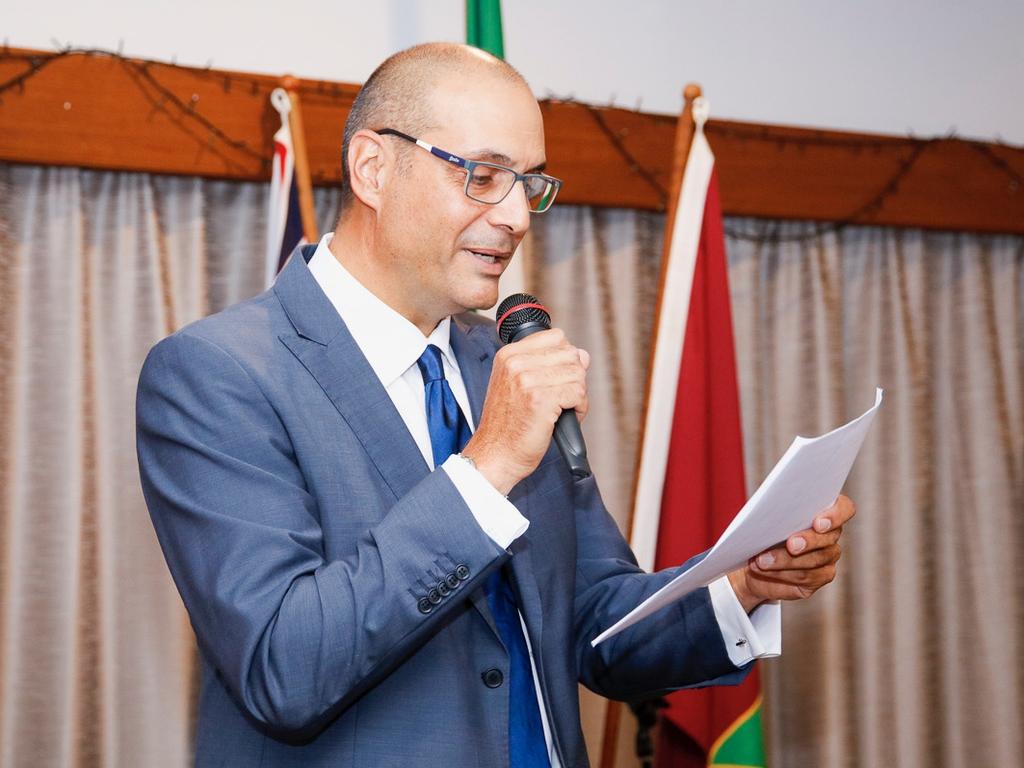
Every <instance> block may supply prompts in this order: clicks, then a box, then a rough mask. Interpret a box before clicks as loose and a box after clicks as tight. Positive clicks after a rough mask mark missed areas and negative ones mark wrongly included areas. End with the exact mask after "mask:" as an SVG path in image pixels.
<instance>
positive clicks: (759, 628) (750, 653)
mask: <svg viewBox="0 0 1024 768" xmlns="http://www.w3.org/2000/svg"><path fill="white" fill-rule="evenodd" d="M708 591H709V592H710V593H711V607H712V608H713V609H714V611H715V618H716V619H717V620H718V628H719V629H720V630H721V631H722V639H723V640H724V641H725V648H726V651H727V652H728V653H729V660H730V661H731V662H732V663H733V664H735V665H736V666H737V667H742V666H744V665H745V664H749V663H750V662H751V661H753V660H754V659H768V658H772V657H774V656H778V655H780V654H781V653H782V605H781V604H780V603H779V601H778V600H774V601H772V602H768V603H762V604H761V605H759V606H757V608H755V609H754V610H753V611H751V612H750V615H749V616H748V615H747V612H746V611H744V610H743V606H742V605H740V601H739V598H738V597H736V593H735V592H733V590H732V585H731V584H730V583H729V577H728V576H722V577H721V578H718V579H715V580H714V581H713V582H711V583H710V584H709V585H708Z"/></svg>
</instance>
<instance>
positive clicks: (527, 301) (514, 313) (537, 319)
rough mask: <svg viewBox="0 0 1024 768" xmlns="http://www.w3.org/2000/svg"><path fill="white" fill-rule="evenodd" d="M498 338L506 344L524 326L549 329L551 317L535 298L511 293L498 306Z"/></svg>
mask: <svg viewBox="0 0 1024 768" xmlns="http://www.w3.org/2000/svg"><path fill="white" fill-rule="evenodd" d="M496 314H497V318H498V338H499V339H501V343H502V344H508V343H509V342H510V341H512V339H513V338H514V337H515V336H516V334H517V333H518V332H519V331H520V330H521V329H522V328H523V327H525V326H528V325H532V326H540V327H542V328H544V329H545V330H546V329H548V328H550V327H551V315H550V314H549V313H548V310H547V307H545V306H544V305H543V304H541V303H540V301H538V299H537V297H536V296H531V295H530V294H528V293H513V294H512V295H511V296H509V297H508V298H506V299H505V300H504V301H503V302H501V304H499V305H498V311H497V313H496Z"/></svg>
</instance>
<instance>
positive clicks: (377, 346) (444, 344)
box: [309, 232, 459, 388]
mask: <svg viewBox="0 0 1024 768" xmlns="http://www.w3.org/2000/svg"><path fill="white" fill-rule="evenodd" d="M333 236H334V234H333V233H332V232H328V233H327V234H326V235H324V236H323V237H322V238H321V239H320V242H319V243H318V244H317V247H316V251H315V252H314V253H313V257H312V258H311V259H310V260H309V271H310V272H311V273H312V274H313V277H314V278H315V279H316V281H317V284H319V286H320V288H321V289H322V290H323V292H324V293H325V294H327V298H328V299H329V300H330V302H331V304H332V305H333V306H334V308H335V309H336V310H337V311H338V314H339V315H341V319H342V321H343V322H344V323H345V325H346V326H347V327H348V330H349V333H351V334H352V338H353V339H354V340H355V342H356V345H357V346H358V347H359V349H360V351H362V353H363V355H364V356H365V357H366V360H367V362H369V363H370V367H371V368H373V372H374V373H376V374H377V378H378V379H380V382H381V384H383V385H384V387H385V388H387V387H389V386H391V385H392V384H393V383H394V382H395V381H396V380H398V379H399V378H400V377H401V376H402V374H403V373H405V372H406V371H407V370H408V369H409V367H410V366H411V365H414V364H415V363H416V361H417V360H418V359H419V357H420V355H422V354H423V350H425V349H426V348H427V345H428V344H433V345H435V346H436V347H437V348H438V349H440V350H441V354H442V355H443V356H444V359H445V362H446V363H447V364H448V366H449V367H451V368H453V369H454V370H456V371H457V370H458V369H459V366H458V362H457V361H456V360H455V355H454V354H453V353H452V349H451V318H450V317H446V318H445V319H444V320H442V321H441V322H440V323H438V324H437V327H436V328H435V329H434V330H433V331H431V333H430V335H429V336H424V335H423V334H422V333H421V332H420V329H419V328H417V327H416V326H415V325H413V324H412V323H411V322H409V320H407V319H406V318H405V317H403V316H402V315H401V314H399V313H398V312H396V311H395V310H394V309H392V308H391V307H389V306H388V305H387V304H385V303H384V302H383V301H381V300H380V299H379V298H378V297H377V296H376V295H374V294H373V293H372V292H371V291H370V290H369V289H368V288H367V287H366V286H364V285H363V284H362V283H360V282H359V281H358V280H357V279H356V278H355V277H354V276H353V275H352V273H351V272H349V271H348V270H347V269H345V267H343V266H342V264H341V262H340V261H338V259H336V258H335V256H334V254H333V253H331V251H330V249H329V248H328V245H329V244H330V242H331V238H332V237H333Z"/></svg>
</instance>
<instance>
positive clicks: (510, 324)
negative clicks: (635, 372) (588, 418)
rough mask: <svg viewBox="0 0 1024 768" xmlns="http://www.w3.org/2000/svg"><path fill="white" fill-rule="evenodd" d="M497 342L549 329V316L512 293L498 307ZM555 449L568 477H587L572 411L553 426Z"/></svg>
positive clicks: (525, 296) (532, 299)
mask: <svg viewBox="0 0 1024 768" xmlns="http://www.w3.org/2000/svg"><path fill="white" fill-rule="evenodd" d="M497 317H498V338H499V339H501V343H502V344H512V343H513V342H516V341H519V340H520V339H525V338H526V337H527V336H529V335H530V334H532V333H537V332H539V331H546V330H548V329H549V328H551V315H550V314H548V310H547V308H546V307H545V306H544V305H543V304H541V303H540V302H539V301H538V300H537V297H536V296H531V295H530V294H528V293H513V294H512V295H511V296H509V297H508V298H506V299H505V300H504V301H503V302H501V304H500V305H499V306H498V312H497ZM554 438H555V445H557V446H558V450H559V451H560V452H561V454H562V458H563V459H565V463H566V464H568V465H569V471H570V472H572V476H573V477H575V478H577V479H580V480H582V479H583V478H585V477H590V462H588V461H587V444H586V443H584V442H583V433H582V432H581V431H580V420H579V419H578V418H576V411H573V410H563V411H562V415H561V416H559V417H558V421H556V422H555V434H554Z"/></svg>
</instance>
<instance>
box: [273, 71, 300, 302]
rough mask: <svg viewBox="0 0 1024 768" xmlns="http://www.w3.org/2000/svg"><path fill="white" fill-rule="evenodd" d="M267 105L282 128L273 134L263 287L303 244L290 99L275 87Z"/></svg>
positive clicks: (286, 93) (284, 92) (281, 89)
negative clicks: (274, 112) (278, 115)
mask: <svg viewBox="0 0 1024 768" xmlns="http://www.w3.org/2000/svg"><path fill="white" fill-rule="evenodd" d="M270 102H271V104H273V105H274V108H275V109H277V111H278V112H279V113H280V115H281V127H280V128H279V129H278V130H277V133H275V134H274V163H273V168H272V170H271V172H270V199H269V202H268V206H267V251H266V260H265V272H264V285H265V286H267V287H269V286H270V285H272V284H273V282H274V278H275V277H277V273H278V272H280V271H281V268H282V267H283V266H284V263H285V262H286V261H287V260H288V256H290V255H291V252H292V251H293V250H295V247H296V246H298V245H300V244H303V243H305V242H306V238H305V236H304V235H303V231H302V212H301V209H300V208H299V185H298V181H297V179H296V178H295V145H294V144H293V142H292V132H291V128H290V127H289V115H290V114H291V99H290V98H289V96H288V92H287V91H285V90H284V89H283V88H275V89H274V91H273V92H272V93H271V94H270Z"/></svg>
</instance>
